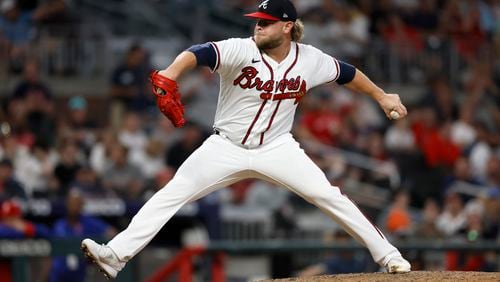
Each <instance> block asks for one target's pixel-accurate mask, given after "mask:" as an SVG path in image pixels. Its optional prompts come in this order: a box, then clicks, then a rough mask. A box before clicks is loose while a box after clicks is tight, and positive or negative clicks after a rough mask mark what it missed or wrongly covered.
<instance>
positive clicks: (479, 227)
mask: <svg viewBox="0 0 500 282" xmlns="http://www.w3.org/2000/svg"><path fill="white" fill-rule="evenodd" d="M464 213H465V216H466V223H465V225H464V226H463V228H462V229H460V230H459V233H460V235H461V237H462V238H464V239H465V240H467V241H468V242H470V243H474V242H477V241H479V240H481V239H482V238H483V237H484V233H483V232H484V229H483V220H482V216H483V213H484V206H483V205H482V202H481V201H480V200H470V201H469V202H468V203H467V205H466V206H465V209H464ZM485 266H486V261H485V257H484V253H482V252H463V251H462V252H459V251H449V252H447V254H446V269H447V270H452V271H484V270H486V269H485Z"/></svg>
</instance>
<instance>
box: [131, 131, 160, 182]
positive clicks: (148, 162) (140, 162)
mask: <svg viewBox="0 0 500 282" xmlns="http://www.w3.org/2000/svg"><path fill="white" fill-rule="evenodd" d="M130 153H131V156H130V163H131V164H133V165H135V166H137V167H138V168H139V169H140V170H141V172H142V174H143V175H144V177H145V178H146V181H148V182H151V181H153V179H154V178H155V176H156V175H157V174H158V173H159V172H160V171H162V170H163V169H164V168H165V163H164V160H163V156H164V155H165V150H164V148H163V144H162V142H161V141H160V140H157V139H153V138H151V139H148V140H147V141H146V144H144V148H143V149H142V150H136V151H135V152H130ZM162 187H163V186H162Z"/></svg>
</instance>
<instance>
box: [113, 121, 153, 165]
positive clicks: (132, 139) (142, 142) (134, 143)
mask: <svg viewBox="0 0 500 282" xmlns="http://www.w3.org/2000/svg"><path fill="white" fill-rule="evenodd" d="M143 127H144V125H143V123H142V117H141V116H140V115H139V114H138V113H136V112H127V113H126V114H125V116H124V121H123V124H122V126H121V129H120V130H119V131H118V140H119V141H120V143H121V144H123V145H125V147H127V149H128V150H129V152H130V157H132V156H133V155H136V154H141V152H143V151H144V148H145V147H146V143H147V142H148V137H147V136H146V134H145V133H144V128H143Z"/></svg>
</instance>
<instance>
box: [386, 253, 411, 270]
mask: <svg viewBox="0 0 500 282" xmlns="http://www.w3.org/2000/svg"><path fill="white" fill-rule="evenodd" d="M385 269H386V270H387V272H388V273H407V272H410V270H411V265H410V263H409V262H408V261H407V260H405V259H404V258H403V257H402V256H395V257H393V258H391V259H389V261H388V262H387V263H386V264H385Z"/></svg>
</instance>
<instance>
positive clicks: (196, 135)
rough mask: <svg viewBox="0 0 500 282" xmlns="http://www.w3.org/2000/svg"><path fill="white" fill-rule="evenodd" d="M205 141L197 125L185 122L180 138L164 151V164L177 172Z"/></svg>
mask: <svg viewBox="0 0 500 282" xmlns="http://www.w3.org/2000/svg"><path fill="white" fill-rule="evenodd" d="M203 140H205V135H204V133H203V132H202V130H201V129H200V127H199V125H198V124H196V123H194V122H187V123H186V124H185V125H184V128H183V130H182V137H181V139H180V140H179V141H177V142H176V143H174V144H172V146H171V147H170V149H169V150H168V151H166V154H165V163H166V165H167V166H170V167H172V168H174V169H175V170H177V169H178V168H179V167H180V165H181V164H182V163H183V162H184V161H185V160H186V159H187V157H189V155H191V154H192V153H193V152H194V151H195V150H196V149H197V148H198V147H199V146H200V145H201V144H202V143H203Z"/></svg>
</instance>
